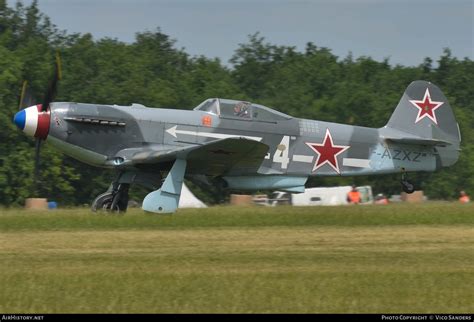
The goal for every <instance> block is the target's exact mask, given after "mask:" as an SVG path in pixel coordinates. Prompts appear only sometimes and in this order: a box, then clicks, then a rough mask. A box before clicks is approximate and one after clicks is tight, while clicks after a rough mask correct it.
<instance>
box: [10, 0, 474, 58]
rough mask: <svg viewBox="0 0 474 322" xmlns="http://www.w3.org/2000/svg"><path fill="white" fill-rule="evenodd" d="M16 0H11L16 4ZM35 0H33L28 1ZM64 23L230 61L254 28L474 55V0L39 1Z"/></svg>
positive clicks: (271, 38)
mask: <svg viewBox="0 0 474 322" xmlns="http://www.w3.org/2000/svg"><path fill="white" fill-rule="evenodd" d="M15 2H16V0H8V3H9V4H10V5H14V3H15ZM23 3H25V4H29V3H31V0H23ZM39 7H40V10H41V11H42V12H43V13H44V14H46V15H47V16H49V17H50V18H51V21H52V22H53V24H55V25H56V26H57V27H58V28H59V29H62V30H67V31H68V32H70V33H73V32H79V33H86V32H88V33H91V34H92V35H93V36H94V38H95V39H100V38H103V37H111V38H117V39H118V40H121V41H124V42H133V41H134V37H135V33H136V32H143V31H154V30H156V28H158V27H159V28H160V29H161V31H162V32H163V33H165V34H167V35H169V36H170V37H171V38H172V39H175V40H176V47H177V48H183V49H184V50H185V51H186V52H187V53H188V54H190V55H193V56H194V55H204V56H207V57H209V58H213V57H218V58H220V59H221V61H222V62H223V63H224V64H228V60H229V59H230V58H231V57H232V55H233V53H234V51H235V50H236V49H237V48H238V46H239V44H242V43H246V42H247V41H248V35H250V34H254V33H256V32H259V33H260V35H261V36H263V37H265V40H266V41H267V42H269V43H271V44H276V45H286V46H295V47H296V48H297V49H298V50H300V51H303V50H304V48H305V45H306V43H308V42H313V43H314V44H315V45H316V46H318V47H327V48H329V49H331V50H332V52H333V53H334V54H335V55H337V56H339V57H340V58H344V57H346V56H347V55H348V53H349V52H352V54H353V56H354V57H359V56H362V55H364V56H370V57H372V58H374V59H376V60H383V59H384V58H389V62H390V63H391V64H392V65H395V64H401V65H405V66H415V65H419V64H421V63H422V62H423V59H424V58H425V57H431V58H432V59H433V60H434V61H436V60H438V59H439V57H440V56H441V55H442V53H443V48H445V47H449V48H450V49H451V51H452V54H453V56H455V57H458V58H460V59H462V58H464V57H468V58H470V59H474V1H473V0H294V1H290V0H39Z"/></svg>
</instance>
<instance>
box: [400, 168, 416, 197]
mask: <svg viewBox="0 0 474 322" xmlns="http://www.w3.org/2000/svg"><path fill="white" fill-rule="evenodd" d="M400 183H401V184H402V190H403V191H404V192H406V193H413V192H414V191H415V185H414V184H413V183H411V182H410V181H408V176H407V174H406V172H405V171H404V172H403V173H402V180H401V181H400Z"/></svg>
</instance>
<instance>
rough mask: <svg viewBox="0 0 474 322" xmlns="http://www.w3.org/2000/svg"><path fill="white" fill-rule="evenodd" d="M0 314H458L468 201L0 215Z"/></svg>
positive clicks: (471, 230)
mask: <svg viewBox="0 0 474 322" xmlns="http://www.w3.org/2000/svg"><path fill="white" fill-rule="evenodd" d="M0 263H1V264H0V311H1V312H17V313H38V312H41V313H49V312H51V313H53V312H54V313H57V312H71V313H73V312H77V313H89V312H98V313H108V312H138V313H147V312H181V313H189V312H191V313H194V312H302V313H304V312H315V313H327V312H336V313H344V312H350V313H367V312H368V313H398V312H404V313H410V312H411V313H435V312H440V313H466V312H472V311H474V291H473V285H474V205H459V204H457V203H427V204H420V205H403V204H400V205H390V206H360V207H308V208H297V207H293V208H292V207H281V208H258V207H249V208H236V207H214V208H208V209H200V210H191V209H190V210H180V211H178V213H176V214H175V215H172V216H159V215H151V214H145V213H143V212H142V211H140V210H132V211H130V212H129V213H127V214H126V215H124V216H110V215H97V214H91V213H90V212H89V211H88V210H84V209H71V210H58V211H50V212H27V211H23V210H3V211H0Z"/></svg>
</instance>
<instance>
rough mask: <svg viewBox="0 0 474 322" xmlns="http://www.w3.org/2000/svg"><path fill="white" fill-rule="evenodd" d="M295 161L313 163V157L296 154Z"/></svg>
mask: <svg viewBox="0 0 474 322" xmlns="http://www.w3.org/2000/svg"><path fill="white" fill-rule="evenodd" d="M293 161H296V162H305V163H311V162H313V157H312V156H310V155H298V154H294V155H293Z"/></svg>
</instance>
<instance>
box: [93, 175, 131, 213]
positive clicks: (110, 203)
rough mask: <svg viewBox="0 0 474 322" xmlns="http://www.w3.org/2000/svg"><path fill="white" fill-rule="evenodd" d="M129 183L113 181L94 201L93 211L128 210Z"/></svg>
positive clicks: (116, 211) (117, 211)
mask: <svg viewBox="0 0 474 322" xmlns="http://www.w3.org/2000/svg"><path fill="white" fill-rule="evenodd" d="M129 188H130V184H129V183H117V182H113V183H112V184H111V185H110V187H109V189H108V190H107V191H106V192H104V193H103V194H100V195H99V196H98V197H97V198H95V200H94V201H93V202H92V207H91V208H92V211H98V210H104V211H107V212H115V213H119V212H126V211H127V207H128V189H129Z"/></svg>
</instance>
